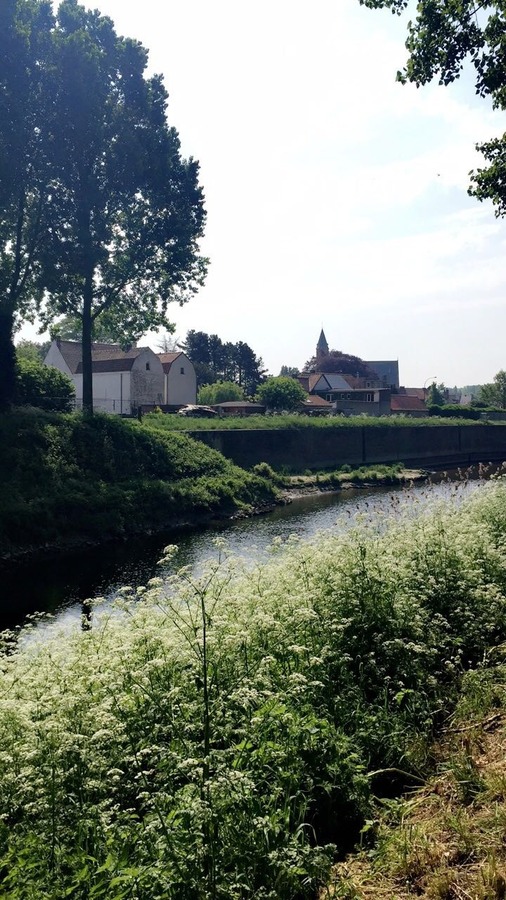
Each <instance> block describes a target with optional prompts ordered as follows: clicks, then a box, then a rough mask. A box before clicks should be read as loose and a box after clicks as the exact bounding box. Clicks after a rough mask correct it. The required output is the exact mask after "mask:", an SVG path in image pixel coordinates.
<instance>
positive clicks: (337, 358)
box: [304, 350, 377, 378]
mask: <svg viewBox="0 0 506 900" xmlns="http://www.w3.org/2000/svg"><path fill="white" fill-rule="evenodd" d="M304 372H338V373H342V374H344V375H353V376H360V377H361V378H375V377H377V376H376V373H375V372H373V370H372V369H371V368H370V367H369V366H368V365H367V364H366V363H365V362H364V361H363V360H362V359H360V357H359V356H353V355H352V354H350V353H343V352H342V351H341V350H330V351H329V353H328V354H327V355H326V356H324V357H323V358H321V359H317V358H316V356H313V357H312V358H311V359H310V360H308V362H307V363H306V365H305V366H304Z"/></svg>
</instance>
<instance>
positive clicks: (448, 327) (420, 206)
mask: <svg viewBox="0 0 506 900" xmlns="http://www.w3.org/2000/svg"><path fill="white" fill-rule="evenodd" d="M87 5H92V6H94V7H95V6H96V7H98V8H99V9H100V11H101V12H102V13H104V14H107V15H110V16H111V18H112V19H113V20H114V22H115V24H116V28H117V31H118V32H119V33H120V34H124V35H128V36H130V37H135V38H137V39H139V40H140V41H142V43H143V44H144V45H145V46H146V47H147V48H148V49H149V51H150V66H151V68H152V70H153V71H156V72H162V73H163V75H164V80H165V84H166V87H167V89H168V91H169V94H170V103H169V110H168V115H169V121H170V124H172V125H174V126H175V127H176V128H177V130H178V131H179V134H180V138H181V142H182V149H183V153H184V155H186V156H189V155H191V156H193V157H195V158H196V159H198V160H199V161H200V165H201V182H202V185H203V187H204V191H205V195H206V207H207V211H208V221H207V229H206V238H205V241H204V244H203V252H204V253H205V254H206V255H208V256H209V257H210V259H211V267H210V271H209V275H208V280H207V283H206V286H205V287H204V288H203V289H202V290H201V292H200V293H199V295H198V296H197V297H196V298H195V299H194V300H193V301H191V303H189V304H188V305H187V306H185V307H184V308H180V307H177V306H174V309H173V317H174V321H175V323H176V334H177V335H178V336H179V337H180V338H181V339H183V338H184V336H185V334H186V332H187V331H188V329H190V328H194V329H196V330H198V331H207V332H209V333H216V334H218V335H219V336H220V337H221V338H222V339H223V340H230V341H234V342H235V341H238V340H242V341H246V342H247V343H248V344H250V346H251V347H252V348H253V350H254V351H255V353H256V354H257V355H259V356H262V357H263V360H264V363H265V365H266V366H267V367H268V369H269V371H270V373H271V374H275V375H277V374H278V373H279V369H280V366H281V365H283V364H286V365H292V366H298V367H302V365H303V364H304V362H305V361H306V360H307V359H308V358H309V357H310V356H312V354H313V352H314V348H315V345H316V341H317V338H318V335H319V332H320V329H321V328H322V327H323V328H324V330H325V333H326V336H327V339H328V342H329V345H330V346H331V347H333V348H335V349H338V350H343V351H345V352H348V353H353V354H356V355H357V356H361V357H362V358H364V359H398V360H399V368H400V377H401V383H402V384H405V385H410V386H419V385H422V384H423V383H424V382H426V381H428V380H432V379H433V377H434V376H436V377H437V380H438V381H444V382H445V383H446V384H447V385H448V386H452V385H454V384H458V385H463V384H468V383H469V384H472V383H481V382H486V381H491V380H492V378H493V376H494V374H495V373H496V372H497V371H498V370H499V369H501V368H506V348H505V341H504V335H505V333H506V302H505V301H506V298H505V266H504V258H505V245H506V222H504V221H502V220H498V219H496V218H495V217H494V212H493V207H492V205H491V204H490V203H486V204H479V203H477V201H476V200H473V199H471V198H469V197H468V196H467V193H466V188H467V185H468V180H469V179H468V173H469V170H470V169H472V168H476V167H478V166H479V165H480V157H479V155H478V154H477V153H476V150H475V146H474V145H475V143H476V142H477V141H480V140H486V139H488V138H490V137H492V136H494V135H496V134H500V133H502V131H503V130H504V128H505V117H504V115H503V114H502V113H499V112H493V111H492V110H491V107H490V104H488V103H487V102H485V101H483V100H480V99H479V98H476V97H475V96H474V90H473V86H472V79H470V78H469V79H465V80H464V81H462V82H461V83H459V84H458V85H457V86H456V87H452V88H451V89H448V88H443V87H439V86H437V85H430V86H429V87H426V88H424V89H421V90H416V88H414V87H412V86H406V87H402V86H401V85H399V84H397V83H396V82H395V73H396V71H397V69H398V68H401V67H402V65H403V63H404V61H405V58H406V51H405V49H404V40H405V19H404V18H403V19H400V18H398V17H396V16H392V14H391V13H389V12H388V11H372V10H367V9H364V8H362V7H361V6H360V5H359V3H358V0H313V3H312V4H308V3H307V0H305V2H302V0H255V2H254V3H252V2H246V3H238V2H237V0H213V2H209V0H192V2H191V3H186V2H181V0H178V2H175V0H166V2H164V3H161V2H160V0H142V2H139V0H97V2H96V3H90V4H87ZM151 344H152V346H154V341H153V340H151Z"/></svg>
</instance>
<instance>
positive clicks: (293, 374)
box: [279, 366, 300, 378]
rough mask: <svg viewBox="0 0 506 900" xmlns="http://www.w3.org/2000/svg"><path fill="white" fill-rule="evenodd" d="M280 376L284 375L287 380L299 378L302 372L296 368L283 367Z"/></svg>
mask: <svg viewBox="0 0 506 900" xmlns="http://www.w3.org/2000/svg"><path fill="white" fill-rule="evenodd" d="M279 374H280V375H283V376H284V377H285V378H297V376H298V375H300V370H299V369H297V368H296V367H295V366H281V369H280V370H279Z"/></svg>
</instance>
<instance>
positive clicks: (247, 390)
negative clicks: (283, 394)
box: [179, 330, 266, 402]
mask: <svg viewBox="0 0 506 900" xmlns="http://www.w3.org/2000/svg"><path fill="white" fill-rule="evenodd" d="M179 346H180V347H181V349H182V350H184V351H185V353H186V354H187V355H188V356H189V357H190V359H191V361H192V363H193V365H194V366H195V371H196V373H197V379H198V382H199V384H201V385H204V384H214V383H215V382H217V381H225V382H233V383H234V384H237V385H238V386H239V387H240V388H242V389H243V392H244V394H245V395H247V396H253V395H254V394H255V392H256V390H257V388H258V387H259V385H260V384H262V382H263V381H264V380H265V375H266V369H264V367H263V361H262V359H261V358H260V357H259V356H256V355H255V353H254V352H253V350H252V349H251V347H249V346H248V344H245V343H244V341H237V343H235V344H233V343H231V342H230V341H225V342H223V341H222V340H221V338H219V337H218V335H217V334H206V332H205V331H194V330H192V331H189V332H188V334H187V335H186V340H185V341H184V342H183V343H181V344H180V345H179ZM230 399H237V398H236V397H231V398H230ZM216 402H220V401H216Z"/></svg>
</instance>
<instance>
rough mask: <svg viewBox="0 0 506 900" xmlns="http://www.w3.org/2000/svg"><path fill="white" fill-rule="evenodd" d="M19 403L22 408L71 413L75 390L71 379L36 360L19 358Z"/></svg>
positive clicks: (17, 392) (17, 397)
mask: <svg viewBox="0 0 506 900" xmlns="http://www.w3.org/2000/svg"><path fill="white" fill-rule="evenodd" d="M16 394H17V396H16V399H17V402H18V403H19V404H20V405H21V406H38V407H40V409H48V410H56V411H58V412H70V410H71V409H72V408H73V406H74V401H75V389H74V385H73V383H72V381H71V380H70V378H67V376H66V375H65V374H64V373H63V372H59V371H58V369H55V368H53V366H45V365H44V364H43V363H40V362H37V361H36V360H35V359H26V358H24V357H22V356H21V357H18V358H17V391H16Z"/></svg>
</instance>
